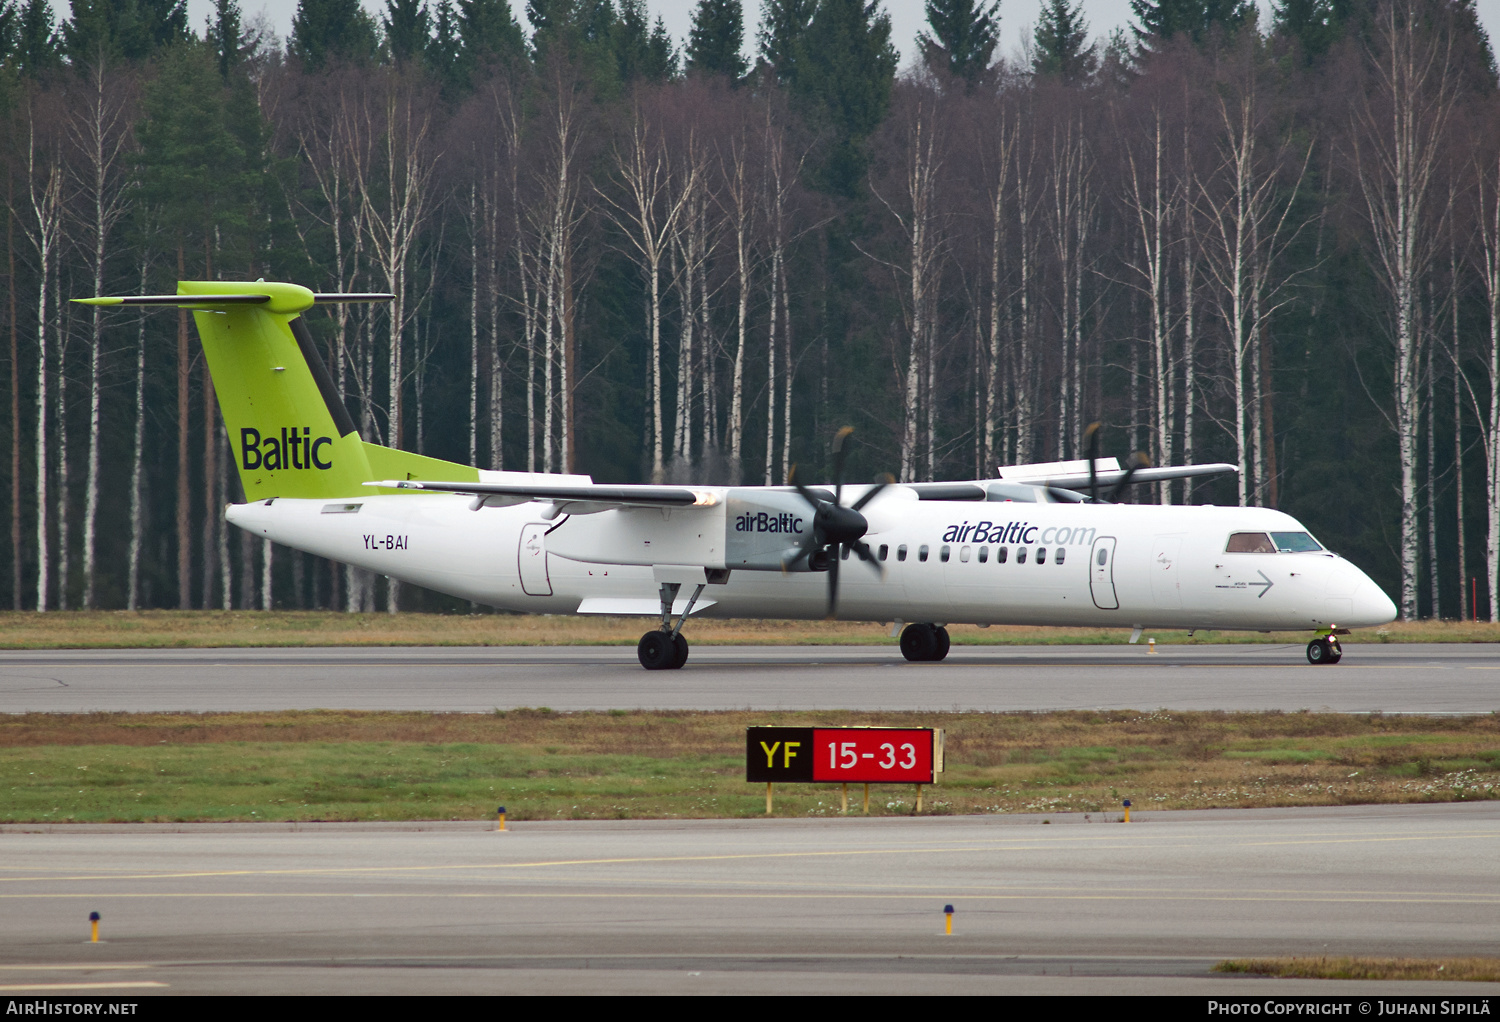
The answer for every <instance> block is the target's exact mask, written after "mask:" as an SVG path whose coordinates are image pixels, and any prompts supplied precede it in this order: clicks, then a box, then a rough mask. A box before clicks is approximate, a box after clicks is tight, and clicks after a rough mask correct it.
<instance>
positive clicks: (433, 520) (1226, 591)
mask: <svg viewBox="0 0 1500 1022" xmlns="http://www.w3.org/2000/svg"><path fill="white" fill-rule="evenodd" d="M897 491H899V492H897ZM472 506H473V500H472V498H471V497H468V496H465V495H462V494H446V493H431V494H426V493H420V494H419V493H413V494H402V495H391V496H368V497H358V498H350V499H348V500H346V501H330V500H295V499H288V498H278V499H275V500H268V501H257V502H255V503H251V504H238V505H232V506H230V507H229V508H228V509H227V512H226V517H227V518H228V520H229V521H230V522H232V523H234V524H235V525H237V526H239V527H240V528H243V529H246V530H249V531H250V532H252V533H253V534H255V535H258V536H263V537H265V538H268V539H270V540H272V541H273V542H276V543H280V544H282V545H284V546H288V547H291V548H293V549H297V550H303V551H306V552H308V553H312V554H317V555H319V556H322V557H328V558H331V559H332V560H335V561H341V562H344V563H347V564H352V565H354V566H356V567H359V568H364V569H367V570H369V571H373V572H377V573H379V574H382V575H386V576H388V577H390V578H392V579H397V580H399V581H402V582H411V583H415V584H417V585H421V586H426V587H427V588H430V589H434V590H437V591H438V592H442V593H448V594H450V595H453V596H457V597H461V598H464V599H468V600H473V601H475V602H477V603H484V604H489V605H491V606H494V607H497V608H500V609H504V610H513V611H525V612H533V613H548V614H572V613H579V612H582V613H612V614H642V615H654V614H655V613H657V609H658V608H659V596H658V585H659V583H660V582H663V581H681V582H683V583H687V584H685V585H684V586H683V592H682V593H681V596H680V597H679V598H678V600H677V610H678V611H679V612H680V611H681V610H682V608H683V604H684V603H685V600H686V597H687V595H688V594H689V592H691V590H692V588H693V587H692V585H691V583H692V582H694V581H699V582H701V581H702V580H703V579H702V575H701V568H702V567H705V566H706V567H711V568H728V569H730V571H729V577H728V580H727V582H722V583H715V584H709V585H708V586H707V587H706V588H705V590H704V592H703V594H702V597H701V598H700V600H699V601H698V605H697V606H696V607H695V609H694V613H695V614H697V613H702V614H704V615H706V616H713V617H749V618H821V617H823V616H824V614H825V613H826V610H827V579H826V576H825V575H824V574H823V573H821V572H809V571H795V572H790V573H782V572H780V571H766V570H746V569H744V568H736V567H735V565H734V563H733V558H732V555H733V553H734V549H735V548H734V541H733V538H732V532H733V529H734V519H733V518H732V517H731V518H730V519H729V523H730V524H729V526H728V528H729V529H730V531H731V537H730V539H729V541H727V542H726V534H725V528H726V525H725V522H726V518H725V511H724V509H723V508H720V509H714V508H708V509H701V508H677V509H655V508H652V509H648V510H641V509H632V510H606V511H602V512H598V513H595V514H574V515H563V516H560V517H558V518H557V519H556V520H554V521H548V520H546V519H545V518H544V517H543V512H544V511H545V510H547V509H548V508H549V507H550V505H547V504H538V503H530V504H517V505H513V506H510V507H481V508H480V509H479V510H471V507H472ZM865 514H866V517H867V518H868V520H869V531H868V532H867V533H866V535H865V537H864V538H865V542H866V543H868V544H869V545H870V547H871V549H872V550H874V551H876V552H877V553H879V552H881V551H882V550H883V551H884V553H885V557H884V560H883V561H881V562H880V566H881V567H882V568H883V569H884V572H883V576H882V575H881V574H877V572H875V571H873V570H871V568H870V567H869V566H867V565H865V564H862V563H860V562H859V560H858V558H857V557H851V558H849V559H847V560H845V561H844V562H843V563H842V564H841V565H840V568H841V571H840V576H841V578H840V591H839V616H840V617H842V618H845V619H852V620H870V621H891V620H903V621H932V622H937V623H972V624H1032V625H1094V626H1101V627H1135V626H1151V627H1158V628H1188V629H1246V630H1272V629H1276V630H1283V629H1286V630H1293V629H1318V628H1327V627H1330V626H1333V625H1337V626H1340V627H1368V626H1373V625H1379V624H1384V623H1385V622H1388V621H1390V620H1392V619H1394V617H1395V616H1396V610H1395V606H1394V605H1393V604H1392V602H1391V600H1390V599H1389V597H1387V596H1386V595H1385V593H1384V592H1382V591H1381V590H1380V588H1379V587H1378V586H1377V585H1375V583H1374V582H1372V581H1371V580H1370V579H1369V578H1368V577H1367V576H1366V575H1365V574H1364V572H1362V571H1360V570H1359V569H1358V568H1357V567H1355V566H1354V565H1353V564H1350V563H1349V562H1348V561H1346V560H1344V559H1343V558H1342V557H1339V556H1337V555H1336V554H1332V553H1329V552H1327V551H1315V552H1307V553H1287V552H1279V553H1228V552H1226V543H1227V540H1228V538H1229V536H1230V535H1231V534H1232V533H1237V532H1245V531H1254V532H1267V533H1270V532H1302V531H1305V530H1303V528H1302V526H1301V525H1299V524H1298V523H1297V521H1296V520H1295V519H1293V518H1292V517H1291V516H1289V515H1286V514H1283V513H1282V512H1279V511H1273V510H1270V509H1266V508H1252V507H1212V506H1200V507H1185V506H1161V505H1132V504H1071V503H1068V504H1063V503H1059V504H1048V503H1035V504H1033V503H1019V502H1018V503H1012V502H1009V501H1005V502H994V501H990V502H983V501H955V502H949V501H919V500H917V499H916V497H915V494H912V493H911V491H909V490H900V488H898V487H892V488H891V490H890V491H887V493H886V494H883V495H882V496H881V497H879V498H878V499H876V500H874V501H872V502H871V504H870V505H869V507H868V508H867V509H866V510H865ZM762 525H764V523H762ZM799 538H800V537H798V536H789V537H788V539H787V541H788V542H789V543H795V541H796V540H797V539H799ZM726 547H728V548H729V549H728V551H727V552H728V554H730V555H731V556H729V557H726ZM902 548H905V558H904V559H900V551H901V550H902ZM1001 548H1004V549H1005V558H1004V561H1003V562H1001V560H1000V556H999V551H1000V549H1001ZM924 549H925V552H926V556H925V559H923V551H924ZM981 551H983V552H984V553H983V558H984V559H983V560H982V561H981V559H980V558H981ZM1022 551H1024V560H1023V555H1022ZM1043 551H1045V553H1043ZM673 565H683V566H689V565H691V566H698V568H697V570H698V572H699V573H698V575H697V576H694V574H693V572H692V571H690V570H684V571H683V573H682V575H681V577H680V578H674V575H673V571H674V569H673V567H671V566H673Z"/></svg>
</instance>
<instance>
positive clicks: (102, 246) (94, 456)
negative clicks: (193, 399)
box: [71, 55, 130, 610]
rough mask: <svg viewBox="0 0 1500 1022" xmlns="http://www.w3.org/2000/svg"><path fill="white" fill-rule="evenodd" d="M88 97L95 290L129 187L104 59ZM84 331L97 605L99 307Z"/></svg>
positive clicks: (89, 513) (88, 597)
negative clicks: (122, 167)
mask: <svg viewBox="0 0 1500 1022" xmlns="http://www.w3.org/2000/svg"><path fill="white" fill-rule="evenodd" d="M85 79H86V82H87V88H88V93H87V99H86V101H85V103H84V104H83V111H82V116H81V117H75V118H74V119H73V120H72V124H71V127H72V132H73V136H74V140H75V142H76V143H77V145H78V147H79V148H80V149H81V150H83V152H84V154H85V161H84V162H85V166H84V174H83V177H82V180H81V182H80V183H81V184H82V185H83V186H84V190H85V193H86V194H87V195H88V196H89V198H90V199H91V205H92V212H93V222H92V223H91V224H90V225H89V229H90V235H91V238H92V241H93V253H92V255H93V265H92V269H93V283H94V294H96V295H102V294H103V293H104V262H105V255H106V253H107V251H108V242H109V234H110V231H111V230H112V229H113V228H114V226H115V225H116V224H117V223H118V222H119V219H120V217H122V216H123V215H124V214H125V212H126V211H127V210H128V208H129V205H130V202H129V198H128V196H129V192H128V190H127V188H126V187H125V183H126V182H125V177H124V175H123V174H122V173H119V165H120V164H121V162H122V157H123V154H124V151H125V148H126V146H127V144H128V143H129V139H130V132H129V131H128V130H127V128H128V124H127V123H126V95H125V90H124V89H122V88H120V87H119V86H120V83H119V82H116V81H112V80H111V79H110V76H109V74H108V69H107V66H106V63H105V60H104V58H103V57H102V55H101V56H99V57H96V58H95V60H94V61H93V63H92V65H90V66H88V67H87V68H86V69H85ZM92 312H93V316H92V323H91V324H90V326H91V330H90V336H89V440H88V444H89V453H88V471H87V476H86V480H85V490H84V515H83V605H84V607H85V608H86V609H89V610H92V609H94V608H95V607H96V606H97V599H96V590H95V581H96V579H95V576H96V568H95V563H94V549H95V532H96V529H97V521H98V515H99V449H100V433H99V431H100V405H101V402H102V392H103V381H102V359H103V353H102V345H103V337H102V325H101V321H100V310H99V309H97V308H96V309H93V310H92Z"/></svg>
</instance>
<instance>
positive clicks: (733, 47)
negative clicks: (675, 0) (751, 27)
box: [687, 0, 745, 80]
mask: <svg viewBox="0 0 1500 1022" xmlns="http://www.w3.org/2000/svg"><path fill="white" fill-rule="evenodd" d="M744 43H745V18H744V12H743V11H742V9H741V7H740V0H698V9H697V10H696V11H694V12H693V27H692V30H691V31H690V32H689V33H688V46H687V69H688V70H689V71H698V72H700V73H702V74H708V75H727V76H729V77H730V78H731V79H734V80H738V79H740V78H743V77H744V76H745V58H744V57H743V56H742V55H741V54H740V49H741V47H743V46H744Z"/></svg>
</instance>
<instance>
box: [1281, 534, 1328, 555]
mask: <svg viewBox="0 0 1500 1022" xmlns="http://www.w3.org/2000/svg"><path fill="white" fill-rule="evenodd" d="M1271 540H1272V542H1274V543H1275V544H1276V549H1277V550H1280V551H1281V552H1282V553H1284V554H1305V553H1311V552H1312V551H1314V550H1322V549H1323V544H1321V543H1319V542H1318V541H1317V540H1315V539H1313V538H1312V537H1311V536H1309V535H1308V534H1307V533H1305V532H1273V533H1271Z"/></svg>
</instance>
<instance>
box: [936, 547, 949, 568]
mask: <svg viewBox="0 0 1500 1022" xmlns="http://www.w3.org/2000/svg"><path fill="white" fill-rule="evenodd" d="M938 559H939V560H941V561H942V562H943V563H944V564H947V563H948V546H947V544H944V545H943V549H941V550H939V551H938Z"/></svg>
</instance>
